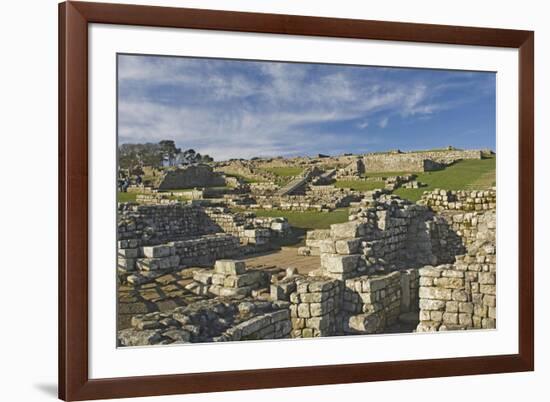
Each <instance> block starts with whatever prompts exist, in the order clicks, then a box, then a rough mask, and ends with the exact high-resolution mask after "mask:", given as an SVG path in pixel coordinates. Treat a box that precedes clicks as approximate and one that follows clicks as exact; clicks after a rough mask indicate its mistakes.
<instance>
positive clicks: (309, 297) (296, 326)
mask: <svg viewBox="0 0 550 402" xmlns="http://www.w3.org/2000/svg"><path fill="white" fill-rule="evenodd" d="M341 290H342V283H341V282H340V281H337V280H330V279H328V280H327V279H323V278H303V279H300V280H298V281H297V282H296V291H295V292H293V293H292V294H291V295H290V302H291V303H292V304H291V305H290V316H291V318H292V337H293V338H311V337H318V336H328V335H332V334H335V333H337V332H338V330H339V329H340V328H341V323H339V322H338V314H339V312H340V307H341V303H342V298H341Z"/></svg>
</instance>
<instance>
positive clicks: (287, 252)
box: [245, 247, 320, 274]
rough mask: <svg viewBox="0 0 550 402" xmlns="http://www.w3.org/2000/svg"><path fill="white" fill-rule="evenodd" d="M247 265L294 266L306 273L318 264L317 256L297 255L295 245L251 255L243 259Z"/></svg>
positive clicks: (300, 271)
mask: <svg viewBox="0 0 550 402" xmlns="http://www.w3.org/2000/svg"><path fill="white" fill-rule="evenodd" d="M245 261H246V265H247V266H249V267H253V266H259V265H267V266H272V265H275V266H278V267H281V268H288V267H294V268H296V269H297V270H298V272H299V273H301V274H307V273H308V272H310V271H313V270H314V269H318V268H319V266H320V259H319V256H308V257H305V256H301V255H298V249H297V248H295V247H283V248H281V250H278V251H275V252H271V253H265V254H259V255H253V256H250V257H248V258H246V259H245Z"/></svg>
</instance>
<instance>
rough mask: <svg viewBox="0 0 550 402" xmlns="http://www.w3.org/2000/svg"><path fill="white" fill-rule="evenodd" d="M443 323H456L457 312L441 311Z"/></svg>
mask: <svg viewBox="0 0 550 402" xmlns="http://www.w3.org/2000/svg"><path fill="white" fill-rule="evenodd" d="M443 323H444V324H458V313H443Z"/></svg>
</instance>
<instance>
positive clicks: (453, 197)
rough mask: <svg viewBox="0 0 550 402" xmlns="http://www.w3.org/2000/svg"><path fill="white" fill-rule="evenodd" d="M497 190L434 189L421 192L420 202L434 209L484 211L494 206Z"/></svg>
mask: <svg viewBox="0 0 550 402" xmlns="http://www.w3.org/2000/svg"><path fill="white" fill-rule="evenodd" d="M496 199H497V192H496V190H495V189H491V190H473V191H449V190H440V189H435V190H433V191H425V192H424V194H422V200H421V203H422V204H423V205H427V206H429V207H430V208H432V209H433V210H434V211H445V210H456V211H485V210H488V209H495V208H496Z"/></svg>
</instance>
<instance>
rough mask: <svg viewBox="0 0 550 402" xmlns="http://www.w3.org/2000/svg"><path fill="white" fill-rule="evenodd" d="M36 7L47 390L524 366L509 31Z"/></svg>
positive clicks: (94, 393) (529, 86)
mask: <svg viewBox="0 0 550 402" xmlns="http://www.w3.org/2000/svg"><path fill="white" fill-rule="evenodd" d="M59 12H60V14H59V15H60V18H59V21H60V29H59V41H60V47H59V49H60V54H59V58H60V63H59V74H60V79H59V86H60V87H59V93H60V101H59V102H60V104H59V124H60V128H59V155H60V157H59V163H60V165H59V212H60V213H59V244H60V254H59V255H60V261H59V292H60V293H59V308H60V311H59V312H60V314H59V320H60V321H59V385H60V386H59V390H60V395H59V396H60V398H62V399H64V400H83V399H100V398H115V397H132V396H147V395H163V394H177V393H192V392H211V391H224V390H240V389H252V388H274V387H290V386H302V385H319V384H335V383H351V382H361V381H379V380H391V379H408V378H425V377H435V376H453V375H468V374H483V373H503V372H513V371H529V370H533V367H534V339H533V326H534V318H533V300H534V299H533V221H534V217H533V194H534V190H533V176H534V175H533V129H534V127H533V110H534V106H533V105H534V89H533V84H534V67H533V59H534V47H533V41H534V33H533V32H530V31H517V30H504V29H489V28H471V27H456V26H442V25H426V24H411V23H397V22H382V21H364V20H345V19H333V18H319V17H305V16H289V15H276V14H255V13H241V12H227V11H214V10H196V9H180V8H167V7H152V6H137V5H136V6H134V5H118V4H99V3H80V2H66V3H62V4H60V8H59Z"/></svg>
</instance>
